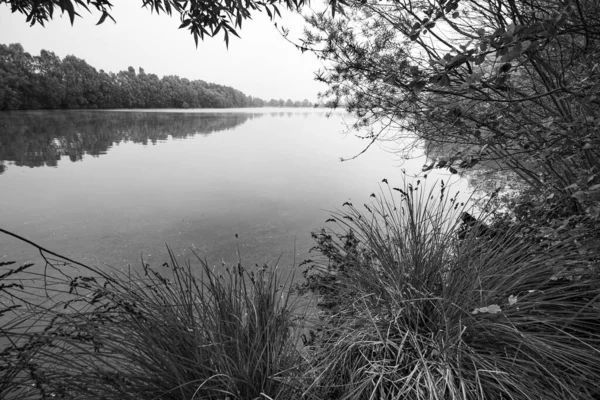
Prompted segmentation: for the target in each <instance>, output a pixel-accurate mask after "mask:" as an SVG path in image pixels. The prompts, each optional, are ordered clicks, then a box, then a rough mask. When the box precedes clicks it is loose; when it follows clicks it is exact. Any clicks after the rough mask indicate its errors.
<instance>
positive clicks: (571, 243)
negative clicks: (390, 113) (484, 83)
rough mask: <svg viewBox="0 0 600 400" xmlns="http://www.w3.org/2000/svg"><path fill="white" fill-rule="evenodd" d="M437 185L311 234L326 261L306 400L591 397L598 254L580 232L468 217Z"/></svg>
mask: <svg viewBox="0 0 600 400" xmlns="http://www.w3.org/2000/svg"><path fill="white" fill-rule="evenodd" d="M446 190H447V189H446V188H445V187H444V186H443V184H442V186H441V187H440V188H439V190H436V189H430V190H427V189H425V188H424V187H423V185H420V184H419V183H417V185H415V186H413V185H411V184H405V185H404V187H403V188H393V189H392V188H388V190H387V191H385V192H383V193H382V194H381V195H380V196H374V195H372V197H376V198H375V200H374V201H373V202H372V204H371V205H365V210H366V211H364V212H361V211H359V209H358V208H356V207H354V206H352V205H350V204H348V207H347V209H346V210H345V211H343V212H338V213H336V214H334V215H333V219H334V221H335V222H336V223H337V228H336V229H334V230H330V231H322V232H321V233H320V234H317V235H315V237H316V239H317V249H318V250H319V251H320V252H321V254H322V255H323V256H324V257H323V260H322V262H321V263H318V264H315V265H314V266H313V267H312V270H310V271H309V272H308V273H307V284H306V285H305V289H306V290H311V291H312V292H313V293H315V294H316V295H317V296H318V297H319V298H320V303H319V304H320V308H321V315H320V319H319V321H318V322H317V329H316V330H315V333H314V334H313V337H312V340H311V345H312V348H313V355H314V362H313V369H312V371H311V373H312V374H313V376H314V377H315V379H314V381H313V383H312V385H311V386H310V387H309V388H307V390H306V393H307V394H311V395H312V396H314V397H315V398H316V397H320V398H335V399H375V398H376V399H415V400H420V399H423V400H425V399H427V400H430V399H498V400H500V399H540V400H541V399H544V400H548V399H556V400H559V399H591V398H598V396H599V393H600V390H599V387H598V382H597V377H598V376H600V275H599V274H598V272H599V270H598V266H599V265H598V260H599V257H598V254H597V253H594V252H592V251H591V250H590V249H588V248H586V249H585V250H583V251H582V247H581V243H580V242H579V241H578V239H579V240H580V239H581V237H580V236H581V235H579V234H577V233H575V234H565V235H563V236H562V237H560V238H554V239H553V240H552V241H545V242H544V241H539V240H529V239H528V238H527V237H526V236H523V235H522V234H521V233H520V232H522V229H521V227H513V228H509V229H507V230H504V231H499V230H494V229H491V228H489V227H486V226H485V225H484V224H482V223H481V222H474V220H472V219H469V218H465V216H466V215H467V214H464V212H465V209H464V207H463V206H462V205H461V204H459V202H458V200H457V199H456V197H454V198H449V197H448V196H447V193H445V192H446ZM461 217H462V218H461ZM482 218H484V217H481V218H480V221H481V219H482ZM461 219H462V220H463V221H468V223H460V222H459V221H461Z"/></svg>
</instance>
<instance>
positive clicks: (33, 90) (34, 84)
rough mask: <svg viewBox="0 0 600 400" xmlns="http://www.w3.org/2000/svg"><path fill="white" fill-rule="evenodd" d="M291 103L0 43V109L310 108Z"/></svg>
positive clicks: (141, 69) (307, 105)
mask: <svg viewBox="0 0 600 400" xmlns="http://www.w3.org/2000/svg"><path fill="white" fill-rule="evenodd" d="M311 105H312V104H311V103H310V102H309V101H308V100H307V99H304V100H303V101H292V100H291V99H288V100H283V99H279V100H276V99H271V100H269V101H265V100H263V99H260V98H257V97H252V96H247V95H245V94H244V93H242V92H241V91H239V90H236V89H234V88H232V87H229V86H223V85H217V84H215V83H208V82H204V81H202V80H194V81H190V80H189V79H186V78H180V77H178V76H174V75H169V76H164V77H163V78H161V79H159V78H158V76H157V75H155V74H149V73H146V72H145V71H144V69H143V68H141V67H140V68H139V69H138V71H137V73H136V70H135V69H134V68H133V67H129V68H128V69H127V70H126V71H120V72H118V73H116V74H115V73H114V72H105V71H103V70H100V71H97V70H96V68H94V67H92V66H91V65H89V64H88V63H87V62H86V61H85V60H82V59H80V58H77V57H75V56H72V55H68V56H66V57H65V58H64V59H62V60H61V59H60V58H59V57H58V56H57V55H56V54H54V53H53V52H51V51H47V50H42V51H41V52H40V55H39V56H32V55H31V54H29V53H27V52H26V51H25V50H24V49H23V46H22V45H21V44H18V43H14V44H10V45H8V46H7V45H4V44H0V110H35V109H95V108H104V109H106V108H233V107H310V106H311Z"/></svg>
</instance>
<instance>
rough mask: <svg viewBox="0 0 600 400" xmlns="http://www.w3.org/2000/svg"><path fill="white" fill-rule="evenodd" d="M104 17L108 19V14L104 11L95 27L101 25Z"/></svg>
mask: <svg viewBox="0 0 600 400" xmlns="http://www.w3.org/2000/svg"><path fill="white" fill-rule="evenodd" d="M106 17H108V13H107V12H106V11H104V12H103V13H102V16H101V17H100V20H99V21H98V23H97V24H96V25H100V24H101V23H103V22H104V21H105V20H106Z"/></svg>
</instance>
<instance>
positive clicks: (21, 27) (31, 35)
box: [0, 0, 326, 102]
mask: <svg viewBox="0 0 600 400" xmlns="http://www.w3.org/2000/svg"><path fill="white" fill-rule="evenodd" d="M113 4H114V7H113V10H112V12H111V15H112V16H113V17H114V18H115V20H116V21H117V23H116V24H115V23H113V22H112V21H110V19H107V20H106V21H105V22H104V23H103V24H102V25H98V26H96V25H95V24H96V23H97V22H98V20H99V18H100V14H99V13H92V14H90V13H88V12H87V11H86V10H78V12H79V14H80V15H81V16H82V17H83V18H76V19H75V24H74V26H71V23H70V20H69V18H68V15H67V14H64V15H62V16H60V14H59V13H56V14H55V16H54V19H53V20H52V21H49V22H48V23H46V24H45V27H41V26H39V25H37V24H36V25H35V26H33V27H30V26H29V24H28V23H26V22H25V18H26V17H25V16H24V15H22V14H12V13H11V12H10V8H9V7H8V6H7V5H5V4H2V5H0V43H2V44H10V43H21V44H22V45H23V47H24V48H25V51H27V52H29V53H30V54H32V55H38V54H39V53H40V50H42V49H44V50H49V51H52V52H54V53H55V54H56V55H58V56H59V57H61V58H63V57H65V56H67V55H70V54H72V55H74V56H76V57H78V58H82V59H84V60H86V61H87V63H88V64H90V65H92V66H93V67H95V68H96V69H98V70H100V69H103V70H104V71H106V72H109V71H112V72H118V71H120V70H126V69H127V67H129V66H133V67H134V68H136V70H137V68H138V67H142V68H144V70H145V71H146V73H154V74H157V75H158V76H159V77H162V76H163V75H178V76H180V77H182V78H188V79H191V80H194V79H202V80H204V81H206V82H213V83H218V84H221V85H227V86H231V87H234V88H235V89H238V90H241V91H242V92H244V93H245V94H247V95H251V96H254V97H260V98H262V99H265V100H269V99H271V98H275V99H280V98H283V99H284V100H287V99H288V98H289V99H292V100H294V101H295V100H303V99H305V98H306V99H308V100H310V101H312V102H314V101H316V100H317V94H318V93H319V92H322V91H324V90H326V86H325V85H323V84H322V83H319V82H316V81H315V80H314V73H315V72H316V71H317V70H318V69H319V68H320V67H321V64H320V61H319V60H317V58H316V57H315V56H314V55H313V54H311V53H308V52H305V53H304V54H302V53H301V52H300V51H299V50H297V49H296V47H295V46H294V45H293V44H291V43H289V42H288V41H287V40H286V39H284V38H283V37H282V36H281V35H280V34H279V33H278V31H277V30H276V28H275V27H274V26H273V23H272V22H271V21H270V20H269V18H268V17H267V15H266V14H264V13H256V14H254V15H253V17H252V18H253V19H252V20H246V21H244V23H243V27H242V30H241V31H238V33H239V34H240V36H241V39H238V38H236V37H231V39H230V42H229V48H227V47H226V46H225V43H224V41H223V37H222V36H218V37H215V38H210V37H207V38H205V39H204V42H199V45H198V48H197V49H196V45H195V43H194V39H193V37H192V35H191V34H190V33H189V31H187V30H185V29H182V30H180V29H178V27H179V25H180V21H179V16H178V15H174V16H172V17H169V16H168V15H166V14H160V15H157V14H156V13H154V14H153V13H151V12H150V11H149V10H148V9H144V8H142V7H141V4H142V2H141V0H128V1H119V2H114V3H113ZM281 14H282V18H281V19H278V21H277V22H278V25H279V26H280V27H281V26H284V27H285V28H287V29H290V35H289V36H288V38H289V39H292V40H293V39H297V38H299V37H300V36H301V34H302V28H303V25H304V21H303V19H302V17H301V16H300V15H297V14H293V13H290V12H284V11H283V10H282V13H281ZM296 42H297V40H296Z"/></svg>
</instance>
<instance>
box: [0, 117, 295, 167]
mask: <svg viewBox="0 0 600 400" xmlns="http://www.w3.org/2000/svg"><path fill="white" fill-rule="evenodd" d="M280 114H283V113H280ZM261 115H264V114H258V113H218V114H214V113H211V114H206V113H186V116H185V118H182V115H181V113H164V112H163V113H148V112H127V113H124V112H118V111H114V112H110V111H109V112H104V111H76V112H72V111H64V112H60V111H58V112H57V111H53V112H44V111H36V112H10V113H0V174H2V173H3V172H4V171H5V170H6V168H7V165H8V164H14V165H17V166H26V167H43V166H47V167H56V166H57V164H58V161H60V160H61V158H62V157H64V156H66V157H68V158H69V159H70V160H71V161H73V162H75V161H80V160H82V158H83V156H84V155H86V154H87V155H91V156H95V157H97V156H100V155H102V154H106V152H107V151H108V150H109V149H110V148H111V147H113V146H114V145H116V144H119V143H121V142H133V143H137V144H143V145H148V144H149V143H152V144H157V143H159V142H161V141H165V140H167V138H168V137H169V136H171V137H172V138H174V139H185V138H188V137H190V136H194V135H209V134H211V133H213V132H218V131H224V130H228V129H232V128H235V127H236V126H239V125H241V124H243V123H245V122H247V121H248V120H252V119H255V118H258V117H259V116H261Z"/></svg>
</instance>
